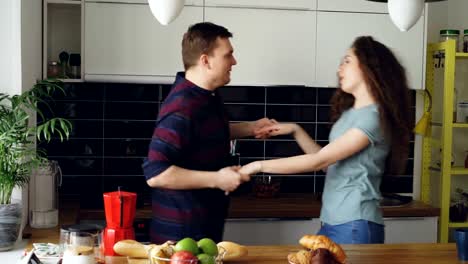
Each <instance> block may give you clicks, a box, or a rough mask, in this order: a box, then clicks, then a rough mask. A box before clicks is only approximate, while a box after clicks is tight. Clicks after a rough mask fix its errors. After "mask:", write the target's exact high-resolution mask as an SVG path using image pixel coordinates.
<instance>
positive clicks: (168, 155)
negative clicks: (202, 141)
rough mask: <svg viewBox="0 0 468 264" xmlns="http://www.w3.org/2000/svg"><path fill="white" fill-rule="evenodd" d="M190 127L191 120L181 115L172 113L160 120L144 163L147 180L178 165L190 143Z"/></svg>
mask: <svg viewBox="0 0 468 264" xmlns="http://www.w3.org/2000/svg"><path fill="white" fill-rule="evenodd" d="M190 127H191V124H190V118H188V117H187V116H184V115H182V114H180V113H172V114H169V115H167V116H165V117H164V118H163V119H162V120H159V122H158V123H157V125H156V128H155V129H154V132H153V136H152V139H151V143H150V145H149V150H148V157H147V158H146V159H145V161H144V162H143V172H144V175H145V178H146V179H147V180H148V179H150V178H152V177H154V176H157V175H159V174H160V173H161V172H163V171H165V170H166V169H167V168H169V167H170V166H172V165H176V164H178V161H180V160H181V159H182V154H183V153H184V148H187V147H188V143H189V142H190V135H191V128H190Z"/></svg>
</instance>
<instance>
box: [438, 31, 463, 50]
mask: <svg viewBox="0 0 468 264" xmlns="http://www.w3.org/2000/svg"><path fill="white" fill-rule="evenodd" d="M459 36H460V30H456V29H442V30H441V31H440V41H441V42H443V41H447V40H449V39H454V40H455V42H456V44H455V49H456V51H459V40H458V37H459Z"/></svg>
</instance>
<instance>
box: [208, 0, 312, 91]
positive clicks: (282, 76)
mask: <svg viewBox="0 0 468 264" xmlns="http://www.w3.org/2000/svg"><path fill="white" fill-rule="evenodd" d="M205 20H207V21H211V22H213V23H216V24H220V25H223V26H225V27H227V28H228V29H229V31H231V32H232V33H233V35H234V37H233V38H232V40H231V42H232V44H233V47H234V56H235V57H236V59H237V65H235V66H234V67H233V70H232V76H231V77H232V80H231V84H232V85H308V84H312V83H313V81H314V79H315V78H314V72H315V35H316V34H315V33H316V29H315V21H316V12H315V11H299V10H276V9H250V8H215V7H207V8H205Z"/></svg>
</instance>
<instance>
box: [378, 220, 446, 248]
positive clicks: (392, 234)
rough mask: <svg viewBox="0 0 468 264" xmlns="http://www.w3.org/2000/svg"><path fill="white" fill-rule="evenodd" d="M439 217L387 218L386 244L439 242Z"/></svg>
mask: <svg viewBox="0 0 468 264" xmlns="http://www.w3.org/2000/svg"><path fill="white" fill-rule="evenodd" d="M437 220H438V217H394V218H385V219H384V222H385V244H396V243H437V227H438V224H437V222H438V221H437Z"/></svg>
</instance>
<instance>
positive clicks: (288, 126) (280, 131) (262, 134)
mask: <svg viewBox="0 0 468 264" xmlns="http://www.w3.org/2000/svg"><path fill="white" fill-rule="evenodd" d="M273 121H274V122H275V123H274V124H271V125H268V126H264V127H262V128H259V129H257V130H255V131H254V134H255V138H262V139H263V138H269V137H273V136H279V135H289V134H294V133H295V132H296V130H297V127H298V125H297V124H294V123H278V122H276V121H275V120H273Z"/></svg>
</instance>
